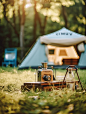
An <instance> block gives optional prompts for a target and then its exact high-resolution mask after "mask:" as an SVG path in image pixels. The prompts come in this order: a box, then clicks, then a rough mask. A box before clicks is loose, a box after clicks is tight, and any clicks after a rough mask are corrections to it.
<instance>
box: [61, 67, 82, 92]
mask: <svg viewBox="0 0 86 114" xmlns="http://www.w3.org/2000/svg"><path fill="white" fill-rule="evenodd" d="M70 68H72V70H73V71H75V72H76V74H77V77H78V80H79V83H80V85H81V88H82V90H83V87H82V84H81V81H80V78H79V75H78V72H77V70H78V68H76V66H75V65H69V66H68V67H67V68H66V70H67V71H66V74H65V76H64V79H63V82H65V78H66V76H67V73H68V70H69V69H70Z"/></svg>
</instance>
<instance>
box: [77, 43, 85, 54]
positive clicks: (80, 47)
mask: <svg viewBox="0 0 86 114" xmlns="http://www.w3.org/2000/svg"><path fill="white" fill-rule="evenodd" d="M77 48H78V51H79V52H84V51H85V47H84V43H80V44H79V45H78V46H77Z"/></svg>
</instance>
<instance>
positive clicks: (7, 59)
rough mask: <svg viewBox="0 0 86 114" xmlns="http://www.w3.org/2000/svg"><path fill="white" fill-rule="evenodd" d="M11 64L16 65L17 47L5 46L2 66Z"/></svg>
mask: <svg viewBox="0 0 86 114" xmlns="http://www.w3.org/2000/svg"><path fill="white" fill-rule="evenodd" d="M8 65H12V67H14V66H15V67H17V49H16V48H6V49H5V55H4V62H2V66H6V67H7V66H8Z"/></svg>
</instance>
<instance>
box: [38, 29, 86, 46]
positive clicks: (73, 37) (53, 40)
mask: <svg viewBox="0 0 86 114" xmlns="http://www.w3.org/2000/svg"><path fill="white" fill-rule="evenodd" d="M83 41H86V36H84V35H81V34H78V33H75V32H72V31H70V30H68V29H66V28H62V29H61V30H58V31H56V32H54V33H50V34H48V35H44V36H41V37H40V42H41V43H42V44H49V45H54V46H61V47H62V46H63V47H64V46H72V45H76V44H80V43H81V42H83Z"/></svg>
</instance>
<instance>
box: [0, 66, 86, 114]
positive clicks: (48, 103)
mask: <svg viewBox="0 0 86 114" xmlns="http://www.w3.org/2000/svg"><path fill="white" fill-rule="evenodd" d="M65 73H66V70H61V69H58V70H57V71H56V75H57V76H61V75H62V76H64V75H65ZM78 74H79V77H80V80H81V83H82V85H83V88H86V70H80V69H79V70H78ZM35 76H37V74H36V70H33V69H28V70H18V69H17V68H11V67H7V68H5V67H0V114H85V113H86V91H85V89H84V90H83V91H82V90H79V91H73V90H71V89H67V88H64V89H62V90H54V89H53V90H52V91H39V89H37V90H36V91H33V89H31V90H30V91H29V92H28V91H25V92H21V85H22V84H23V83H24V82H34V81H35V80H36V81H37V78H36V77H35ZM75 78H76V79H77V76H76V75H75Z"/></svg>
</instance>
